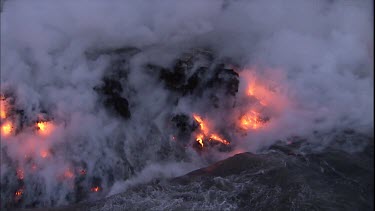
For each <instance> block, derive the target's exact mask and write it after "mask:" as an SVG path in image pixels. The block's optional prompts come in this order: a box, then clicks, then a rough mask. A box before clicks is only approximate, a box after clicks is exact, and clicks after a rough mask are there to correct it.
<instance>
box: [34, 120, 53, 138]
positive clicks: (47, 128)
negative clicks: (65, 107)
mask: <svg viewBox="0 0 375 211" xmlns="http://www.w3.org/2000/svg"><path fill="white" fill-rule="evenodd" d="M36 126H37V128H38V133H39V134H41V135H49V134H51V132H52V129H53V125H52V123H51V122H43V121H41V122H37V123H36Z"/></svg>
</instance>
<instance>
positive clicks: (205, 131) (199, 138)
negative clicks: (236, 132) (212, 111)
mask: <svg viewBox="0 0 375 211" xmlns="http://www.w3.org/2000/svg"><path fill="white" fill-rule="evenodd" d="M193 118H194V119H195V121H197V122H198V124H199V127H200V130H201V133H198V134H197V135H196V138H195V141H196V142H198V143H199V145H200V146H201V147H202V148H203V147H204V143H203V140H204V139H205V137H209V139H208V141H217V142H220V143H222V144H225V145H228V144H229V142H228V141H227V140H225V139H223V138H221V137H220V136H219V135H217V134H214V133H210V128H209V127H208V126H207V125H208V124H207V123H205V122H204V121H203V119H202V117H200V116H199V115H197V114H193Z"/></svg>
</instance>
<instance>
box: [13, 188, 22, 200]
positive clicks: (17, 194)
mask: <svg viewBox="0 0 375 211" xmlns="http://www.w3.org/2000/svg"><path fill="white" fill-rule="evenodd" d="M22 195H23V188H20V189H18V190H17V191H16V192H15V193H14V199H15V200H16V201H18V200H20V199H21V197H22Z"/></svg>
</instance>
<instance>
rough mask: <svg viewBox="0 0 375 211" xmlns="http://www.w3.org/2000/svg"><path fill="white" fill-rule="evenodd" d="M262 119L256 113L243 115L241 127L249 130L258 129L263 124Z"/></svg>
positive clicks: (251, 112)
mask: <svg viewBox="0 0 375 211" xmlns="http://www.w3.org/2000/svg"><path fill="white" fill-rule="evenodd" d="M262 123H263V121H262V119H261V118H260V115H259V113H258V112H256V111H250V112H249V113H247V114H245V115H243V116H242V117H241V119H240V126H241V128H242V129H245V130H248V129H254V130H256V129H258V128H260V127H261V126H262V125H263V124H262Z"/></svg>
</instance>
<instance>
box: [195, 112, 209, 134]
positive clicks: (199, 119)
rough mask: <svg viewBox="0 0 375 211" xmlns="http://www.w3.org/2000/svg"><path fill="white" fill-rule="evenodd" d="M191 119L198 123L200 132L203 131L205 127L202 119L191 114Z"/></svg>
mask: <svg viewBox="0 0 375 211" xmlns="http://www.w3.org/2000/svg"><path fill="white" fill-rule="evenodd" d="M193 117H194V119H195V121H197V122H198V123H199V127H200V128H201V130H202V131H205V129H206V127H205V125H204V122H203V120H202V117H200V116H198V115H196V114H193Z"/></svg>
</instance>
